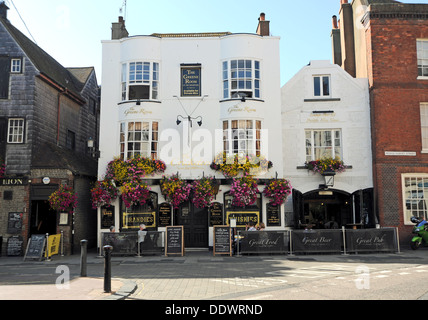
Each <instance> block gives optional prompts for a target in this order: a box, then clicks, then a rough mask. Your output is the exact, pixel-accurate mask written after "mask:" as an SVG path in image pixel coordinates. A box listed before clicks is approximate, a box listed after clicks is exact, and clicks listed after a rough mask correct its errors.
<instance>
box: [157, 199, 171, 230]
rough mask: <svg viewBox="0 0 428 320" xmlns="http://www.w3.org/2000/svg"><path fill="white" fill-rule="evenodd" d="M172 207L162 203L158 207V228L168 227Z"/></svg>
mask: <svg viewBox="0 0 428 320" xmlns="http://www.w3.org/2000/svg"><path fill="white" fill-rule="evenodd" d="M171 215H172V207H171V205H170V204H169V203H167V202H164V203H161V204H160V205H159V227H168V226H170V225H171Z"/></svg>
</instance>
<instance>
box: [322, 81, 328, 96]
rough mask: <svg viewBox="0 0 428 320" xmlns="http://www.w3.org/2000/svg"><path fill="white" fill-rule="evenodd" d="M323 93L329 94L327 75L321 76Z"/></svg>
mask: <svg viewBox="0 0 428 320" xmlns="http://www.w3.org/2000/svg"><path fill="white" fill-rule="evenodd" d="M322 81H323V95H324V96H329V95H330V79H329V77H323V79H322Z"/></svg>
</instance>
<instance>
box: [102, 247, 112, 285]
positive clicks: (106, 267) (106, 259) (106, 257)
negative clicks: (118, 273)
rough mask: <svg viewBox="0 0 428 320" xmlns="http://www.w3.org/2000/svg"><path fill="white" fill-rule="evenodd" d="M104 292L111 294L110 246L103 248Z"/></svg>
mask: <svg viewBox="0 0 428 320" xmlns="http://www.w3.org/2000/svg"><path fill="white" fill-rule="evenodd" d="M103 249H104V292H106V293H111V252H112V251H113V247H112V246H104V247H103Z"/></svg>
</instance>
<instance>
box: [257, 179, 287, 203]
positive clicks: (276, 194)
mask: <svg viewBox="0 0 428 320" xmlns="http://www.w3.org/2000/svg"><path fill="white" fill-rule="evenodd" d="M291 191H292V187H291V184H290V181H288V180H286V179H272V180H270V181H269V183H268V184H267V185H266V186H265V188H264V190H263V194H264V195H265V196H266V198H269V199H270V202H269V203H270V204H271V205H273V206H280V205H282V204H283V203H284V202H285V200H287V197H288V196H289V195H290V194H291Z"/></svg>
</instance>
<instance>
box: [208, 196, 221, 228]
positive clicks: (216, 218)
mask: <svg viewBox="0 0 428 320" xmlns="http://www.w3.org/2000/svg"><path fill="white" fill-rule="evenodd" d="M209 221H210V226H218V225H222V224H223V205H222V204H221V203H220V202H214V203H213V204H212V205H211V207H210V208H209Z"/></svg>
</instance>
